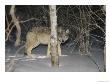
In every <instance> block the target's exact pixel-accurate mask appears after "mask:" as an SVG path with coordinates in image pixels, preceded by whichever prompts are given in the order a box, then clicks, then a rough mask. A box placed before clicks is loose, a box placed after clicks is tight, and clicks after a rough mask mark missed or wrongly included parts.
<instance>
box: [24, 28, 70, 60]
mask: <svg viewBox="0 0 110 82" xmlns="http://www.w3.org/2000/svg"><path fill="white" fill-rule="evenodd" d="M50 35H51V29H50V28H49V27H39V28H38V27H34V28H32V29H31V30H30V31H28V32H27V35H26V44H25V54H26V55H28V56H29V57H30V58H32V54H31V52H32V50H33V48H35V47H37V46H38V45H39V44H46V45H48V49H47V57H50ZM57 36H58V53H59V56H60V55H61V47H60V44H61V43H64V42H65V41H67V40H68V38H69V29H67V30H64V29H63V28H62V27H58V28H57Z"/></svg>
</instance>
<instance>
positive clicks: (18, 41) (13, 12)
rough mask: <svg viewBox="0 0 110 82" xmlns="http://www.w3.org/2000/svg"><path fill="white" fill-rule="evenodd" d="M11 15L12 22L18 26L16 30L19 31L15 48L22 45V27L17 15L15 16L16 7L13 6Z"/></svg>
mask: <svg viewBox="0 0 110 82" xmlns="http://www.w3.org/2000/svg"><path fill="white" fill-rule="evenodd" d="M10 14H11V17H12V20H13V22H14V24H15V26H16V29H17V32H16V41H15V46H18V45H20V40H21V37H20V36H21V27H20V25H19V21H18V19H17V18H16V15H15V5H12V6H11V10H10Z"/></svg>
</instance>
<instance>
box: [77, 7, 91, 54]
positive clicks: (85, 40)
mask: <svg viewBox="0 0 110 82" xmlns="http://www.w3.org/2000/svg"><path fill="white" fill-rule="evenodd" d="M80 9H81V8H80ZM86 13H87V12H85V11H84V9H83V8H82V9H81V10H80V18H81V20H80V31H79V37H80V39H79V51H80V54H81V55H90V52H89V27H88V24H89V23H90V17H89V16H86Z"/></svg>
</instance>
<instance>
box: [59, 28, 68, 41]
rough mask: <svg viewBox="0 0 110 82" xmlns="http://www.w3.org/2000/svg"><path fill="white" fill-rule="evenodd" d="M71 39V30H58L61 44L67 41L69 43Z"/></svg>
mask: <svg viewBox="0 0 110 82" xmlns="http://www.w3.org/2000/svg"><path fill="white" fill-rule="evenodd" d="M68 38H69V29H67V30H64V29H62V28H59V29H58V41H60V42H61V43H64V42H65V41H67V40H68Z"/></svg>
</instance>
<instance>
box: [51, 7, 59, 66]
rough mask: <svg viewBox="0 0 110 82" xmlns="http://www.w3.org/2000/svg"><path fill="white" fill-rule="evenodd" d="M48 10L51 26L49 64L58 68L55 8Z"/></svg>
mask: <svg viewBox="0 0 110 82" xmlns="http://www.w3.org/2000/svg"><path fill="white" fill-rule="evenodd" d="M49 9H50V25H51V37H50V52H51V64H52V66H53V67H59V55H58V42H57V16H56V6H55V5H51V6H49Z"/></svg>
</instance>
